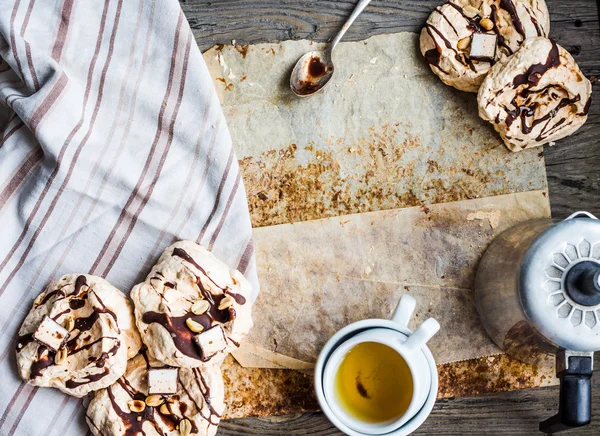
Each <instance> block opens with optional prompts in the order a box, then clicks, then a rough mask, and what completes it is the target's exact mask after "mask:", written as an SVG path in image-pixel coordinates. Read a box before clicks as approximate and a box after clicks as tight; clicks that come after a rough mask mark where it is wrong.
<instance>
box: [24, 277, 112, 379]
mask: <svg viewBox="0 0 600 436" xmlns="http://www.w3.org/2000/svg"><path fill="white" fill-rule="evenodd" d="M67 286H69V285H68V284H66V285H64V286H61V287H60V288H58V289H56V290H54V291H51V292H49V293H47V294H46V295H44V298H43V299H42V300H41V302H40V303H39V304H38V306H40V305H44V304H47V303H49V304H52V305H54V304H55V303H56V302H58V301H60V300H64V299H65V298H68V299H69V300H68V303H67V306H68V307H67V308H66V309H65V310H63V311H61V312H60V313H57V314H56V315H54V316H53V317H52V319H53V320H54V321H56V322H58V319H59V318H61V317H62V316H64V315H67V314H69V313H70V312H72V311H78V310H80V309H84V310H85V307H86V303H90V301H89V298H88V297H89V295H91V294H93V295H94V298H95V302H96V304H95V307H93V308H92V311H91V313H89V312H88V313H89V315H87V316H85V317H76V318H75V319H74V326H73V331H72V332H71V333H70V339H69V340H68V341H67V342H66V343H65V344H64V348H65V349H66V351H67V356H72V355H75V354H77V353H80V352H82V351H84V350H89V349H92V348H93V347H96V346H98V347H106V346H107V345H108V346H109V347H110V349H108V351H102V352H101V354H100V355H99V356H98V357H95V356H90V357H89V358H88V359H87V361H86V363H87V364H86V365H85V366H84V367H82V368H74V369H73V370H74V372H75V374H83V373H84V372H86V371H89V372H90V373H89V374H86V375H85V376H84V377H81V378H73V379H70V380H67V381H66V382H65V386H66V388H68V389H75V388H77V387H79V386H82V385H85V384H88V383H92V382H97V381H99V380H101V379H102V378H104V377H106V376H108V375H109V374H110V373H111V372H110V369H109V367H107V366H106V363H107V361H108V359H109V358H110V357H112V356H115V355H116V354H117V352H118V350H119V348H120V346H121V341H120V340H119V338H116V337H100V338H98V339H96V340H94V341H92V342H87V341H88V340H89V339H90V338H91V337H92V335H91V334H90V333H87V332H89V331H91V330H92V328H93V327H94V325H96V322H97V321H98V320H99V319H100V317H101V316H109V317H111V318H113V319H114V321H115V322H114V326H115V327H116V329H117V332H118V333H120V330H119V328H118V324H117V316H116V314H115V313H114V312H113V311H112V310H110V309H108V308H107V307H106V305H105V304H104V302H103V301H102V300H101V298H100V297H99V296H98V294H97V293H95V292H94V291H93V290H90V289H89V287H88V283H87V280H86V276H84V275H79V276H78V277H77V278H76V279H75V283H74V284H73V291H72V292H71V293H68V294H67V293H66V292H65V288H66V287H67ZM74 333H76V334H75V335H74ZM84 333H85V335H84ZM107 341H112V346H111V345H110V342H107ZM31 342H34V339H33V333H28V334H25V335H21V336H19V338H18V341H17V353H19V352H21V351H22V350H23V349H24V348H25V347H26V346H27V345H28V344H29V343H31ZM86 342H87V343H86ZM104 349H106V348H104ZM55 356H56V352H54V351H52V350H50V349H49V348H48V347H47V346H45V345H44V344H39V345H38V348H37V358H36V359H35V360H34V361H33V362H32V363H31V371H30V378H31V379H35V378H37V377H40V376H42V374H43V372H44V370H45V369H46V368H48V367H51V366H53V365H55ZM96 368H99V369H101V370H97V369H96Z"/></svg>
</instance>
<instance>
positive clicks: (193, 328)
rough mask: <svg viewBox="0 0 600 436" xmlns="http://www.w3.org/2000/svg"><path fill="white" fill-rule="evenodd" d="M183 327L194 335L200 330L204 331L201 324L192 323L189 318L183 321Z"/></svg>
mask: <svg viewBox="0 0 600 436" xmlns="http://www.w3.org/2000/svg"><path fill="white" fill-rule="evenodd" d="M185 325H187V327H188V328H189V329H190V330H191V331H193V332H194V333H200V332H201V331H202V330H204V327H202V324H200V323H199V322H196V321H194V320H193V319H191V318H188V319H186V320H185Z"/></svg>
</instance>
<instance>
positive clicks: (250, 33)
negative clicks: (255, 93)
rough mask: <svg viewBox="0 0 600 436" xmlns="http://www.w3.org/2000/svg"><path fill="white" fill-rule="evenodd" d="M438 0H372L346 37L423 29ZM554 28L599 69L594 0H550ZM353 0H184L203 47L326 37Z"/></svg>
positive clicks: (592, 70) (588, 69)
mask: <svg viewBox="0 0 600 436" xmlns="http://www.w3.org/2000/svg"><path fill="white" fill-rule="evenodd" d="M440 3H443V2H441V1H440V0H423V1H419V0H409V1H397V0H374V1H373V2H372V3H371V4H370V5H369V7H368V8H367V9H366V10H365V12H363V14H362V15H361V16H360V18H359V19H358V20H357V21H356V22H355V23H354V24H353V25H352V28H351V29H350V30H349V31H348V33H346V36H345V37H344V39H345V40H347V41H356V40H361V39H365V38H368V37H369V36H373V35H377V34H381V33H393V32H419V31H420V30H421V26H422V25H423V23H424V22H425V20H426V19H427V16H428V15H429V14H430V13H431V11H432V9H433V8H434V7H435V6H436V5H438V4H440ZM547 3H548V5H549V10H550V11H551V14H550V16H551V21H552V25H551V34H552V37H553V38H555V39H556V40H557V41H558V42H559V43H560V44H562V45H564V46H565V47H566V48H567V49H569V50H571V52H572V53H573V54H574V55H575V58H576V60H577V61H578V62H579V63H580V64H581V66H582V68H583V69H584V72H585V73H586V74H600V29H599V28H598V26H597V23H598V13H597V8H596V5H595V3H594V2H593V1H590V0H578V1H576V2H575V1H571V2H561V1H557V0H554V1H553V0H549V1H548V2H547ZM355 4H356V1H355V0H324V1H319V2H315V1H310V0H298V1H295V0H211V1H205V0H186V1H182V7H183V10H184V12H185V14H186V16H187V18H188V21H189V23H190V26H191V27H192V30H193V32H194V35H195V36H196V40H197V42H198V45H199V47H200V49H201V50H202V51H204V50H206V49H208V48H210V47H211V46H212V45H214V44H229V43H231V40H232V39H235V40H236V41H237V42H238V43H240V44H254V43H259V42H275V41H281V40H286V39H313V40H315V41H327V40H329V39H331V38H332V37H333V36H334V35H335V33H336V32H337V31H338V30H339V28H340V27H341V26H342V24H343V23H344V21H345V20H346V18H347V17H348V15H349V14H350V12H351V11H352V9H353V8H354V6H355Z"/></svg>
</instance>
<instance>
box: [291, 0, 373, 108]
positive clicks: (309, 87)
mask: <svg viewBox="0 0 600 436" xmlns="http://www.w3.org/2000/svg"><path fill="white" fill-rule="evenodd" d="M369 3H371V0H360V1H359V2H358V4H357V5H356V7H355V8H354V11H352V15H350V18H348V21H346V24H344V25H343V26H342V29H341V30H340V31H339V32H338V34H337V35H336V36H335V38H334V39H333V41H331V44H329V46H328V47H327V48H326V49H325V50H315V51H310V52H308V53H306V54H305V55H304V56H302V57H301V58H300V59H298V62H296V66H295V67H294V69H293V70H292V75H291V77H290V88H292V92H293V93H294V94H296V95H297V96H298V97H308V96H309V95H312V94H314V93H315V92H318V91H320V90H321V89H323V88H324V87H325V85H327V83H329V80H331V77H332V76H333V70H334V67H333V58H332V53H333V49H334V48H335V46H336V45H337V43H338V42H340V39H342V37H343V36H344V34H345V33H346V31H347V30H348V28H349V27H350V26H351V25H352V23H354V20H356V17H358V16H359V15H360V13H361V12H362V11H363V9H364V8H366V7H367V5H368V4H369Z"/></svg>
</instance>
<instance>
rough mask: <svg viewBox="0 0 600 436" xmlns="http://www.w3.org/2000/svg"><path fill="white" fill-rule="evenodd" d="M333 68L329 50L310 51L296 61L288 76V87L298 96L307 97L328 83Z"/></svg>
mask: <svg viewBox="0 0 600 436" xmlns="http://www.w3.org/2000/svg"><path fill="white" fill-rule="evenodd" d="M333 70H334V66H333V60H332V59H331V51H330V50H315V51H310V52H308V53H306V54H305V55H304V56H302V57H301V58H300V59H298V62H296V65H295V66H294V69H293V70H292V75H291V76H290V88H291V89H292V92H293V93H294V94H296V95H297V96H298V97H308V96H309V95H312V94H314V93H315V92H318V91H320V90H321V89H323V88H324V87H325V85H327V84H328V83H329V81H330V80H331V77H332V76H333Z"/></svg>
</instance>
